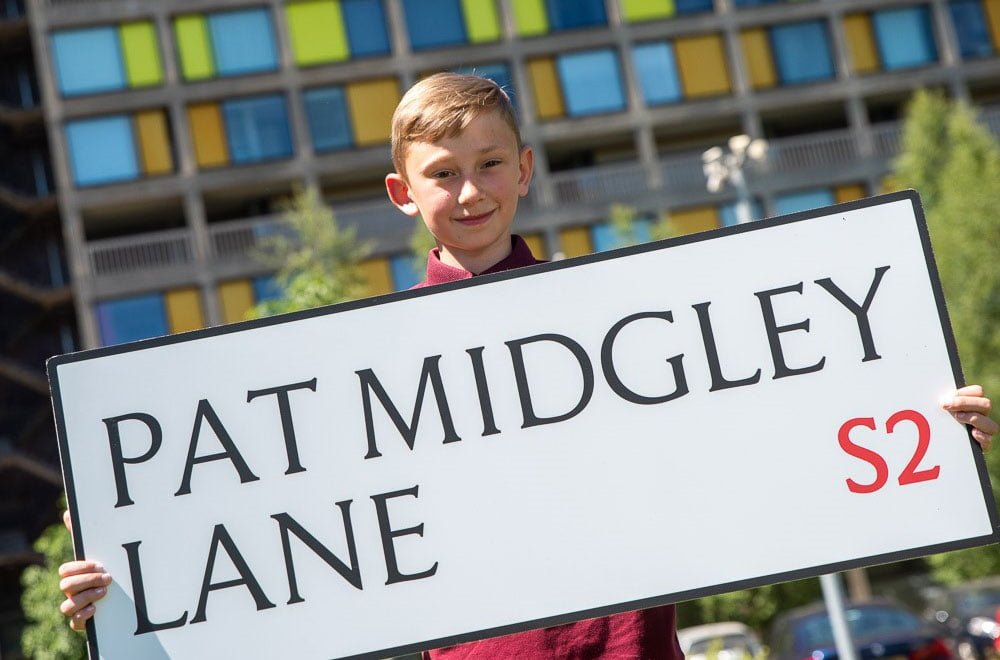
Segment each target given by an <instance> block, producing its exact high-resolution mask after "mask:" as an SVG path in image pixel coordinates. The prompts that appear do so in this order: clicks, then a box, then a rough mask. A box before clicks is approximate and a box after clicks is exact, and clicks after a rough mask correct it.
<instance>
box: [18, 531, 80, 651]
mask: <svg viewBox="0 0 1000 660" xmlns="http://www.w3.org/2000/svg"><path fill="white" fill-rule="evenodd" d="M35 551H36V552H38V553H40V554H41V555H42V556H43V557H44V559H45V563H44V564H42V565H41V566H29V567H28V568H26V569H25V570H24V572H23V573H22V574H21V585H22V586H23V587H24V591H23V592H22V594H21V608H22V609H23V610H24V616H25V618H26V619H27V620H28V625H27V626H25V628H24V632H23V633H22V635H21V650H22V652H23V653H24V655H25V656H26V657H29V658H34V659H35V660H70V659H72V660H76V659H78V658H84V657H86V648H85V647H86V637H85V636H84V635H81V634H80V633H77V632H74V631H73V630H72V629H71V628H70V627H69V624H68V622H67V620H66V618H65V617H64V616H63V615H62V614H61V613H60V612H59V603H61V602H62V601H63V599H64V596H63V595H62V592H60V591H59V573H58V571H59V565H60V564H62V563H64V562H67V561H72V559H73V541H72V539H71V538H70V535H69V534H68V533H67V532H66V528H65V527H63V526H62V525H52V526H51V527H49V528H48V529H46V530H45V531H44V532H43V533H42V535H41V536H40V537H38V540H37V541H35Z"/></svg>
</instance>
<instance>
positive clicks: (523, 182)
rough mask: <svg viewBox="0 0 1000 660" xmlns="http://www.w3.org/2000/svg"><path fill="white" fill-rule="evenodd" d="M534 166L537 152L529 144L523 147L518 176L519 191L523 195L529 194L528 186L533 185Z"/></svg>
mask: <svg viewBox="0 0 1000 660" xmlns="http://www.w3.org/2000/svg"><path fill="white" fill-rule="evenodd" d="M534 167H535V152H534V151H532V150H531V147H529V146H528V145H525V146H523V147H521V154H520V157H519V162H518V172H519V173H518V177H517V192H518V194H520V196H521V197H524V196H525V195H527V194H528V188H529V187H530V186H531V173H532V171H533V170H534Z"/></svg>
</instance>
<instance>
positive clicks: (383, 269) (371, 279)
mask: <svg viewBox="0 0 1000 660" xmlns="http://www.w3.org/2000/svg"><path fill="white" fill-rule="evenodd" d="M358 269H359V270H360V271H361V277H363V278H364V280H365V288H364V296H365V297H370V296H381V295H382V294H385V293H392V292H393V291H395V290H396V289H395V287H393V285H392V269H391V268H390V266H389V261H388V260H387V259H366V260H365V261H362V262H361V263H360V264H358Z"/></svg>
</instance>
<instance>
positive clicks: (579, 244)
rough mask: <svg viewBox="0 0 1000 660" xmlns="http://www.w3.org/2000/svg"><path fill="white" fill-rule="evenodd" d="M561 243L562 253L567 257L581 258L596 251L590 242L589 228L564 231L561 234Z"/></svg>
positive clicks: (574, 228)
mask: <svg viewBox="0 0 1000 660" xmlns="http://www.w3.org/2000/svg"><path fill="white" fill-rule="evenodd" d="M559 242H560V243H561V244H562V253H563V254H565V255H566V256H567V257H579V256H582V255H585V254H590V253H591V252H593V251H594V246H593V244H592V243H591V242H590V229H589V228H587V227H573V228H572V229H563V230H562V231H560V232H559Z"/></svg>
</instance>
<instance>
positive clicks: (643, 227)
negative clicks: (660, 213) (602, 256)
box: [590, 218, 653, 252]
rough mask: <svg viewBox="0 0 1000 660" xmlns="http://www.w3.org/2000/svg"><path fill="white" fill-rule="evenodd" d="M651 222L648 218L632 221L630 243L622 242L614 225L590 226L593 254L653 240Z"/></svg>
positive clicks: (608, 223) (602, 223)
mask: <svg viewBox="0 0 1000 660" xmlns="http://www.w3.org/2000/svg"><path fill="white" fill-rule="evenodd" d="M652 228H653V221H652V220H650V219H649V218H635V219H634V220H633V221H632V236H631V240H630V241H622V237H621V236H620V235H619V234H618V231H617V230H616V229H615V227H614V225H613V224H611V223H610V222H601V223H599V224H596V225H591V226H590V241H591V244H592V245H593V246H594V252H604V251H605V250H614V249H615V248H619V247H624V246H625V245H639V244H641V243H648V242H650V241H651V240H653V237H652Z"/></svg>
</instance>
